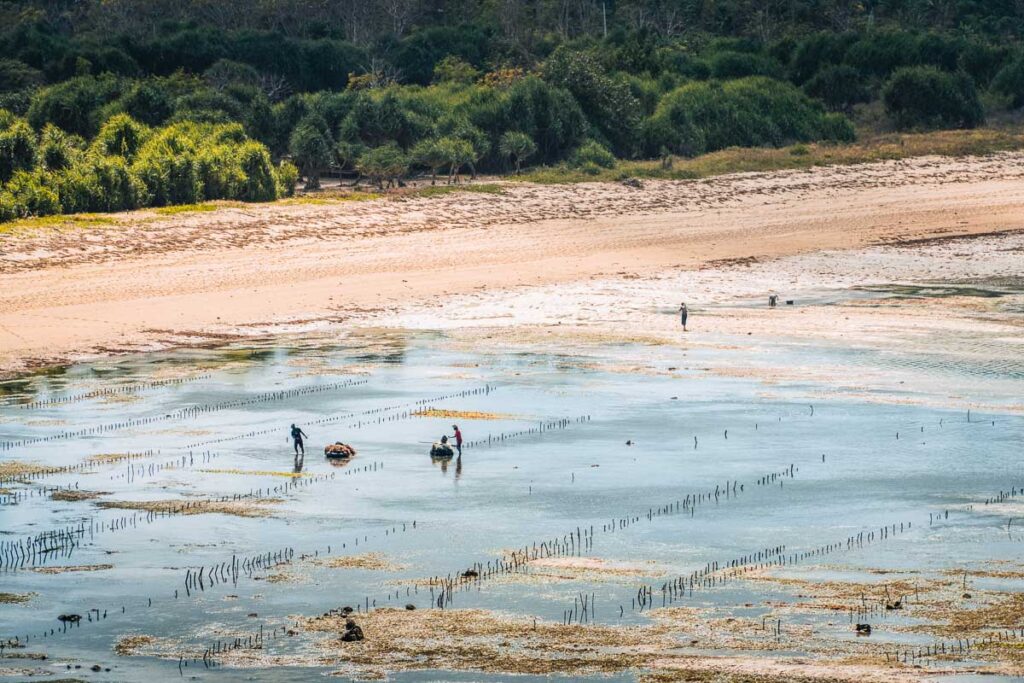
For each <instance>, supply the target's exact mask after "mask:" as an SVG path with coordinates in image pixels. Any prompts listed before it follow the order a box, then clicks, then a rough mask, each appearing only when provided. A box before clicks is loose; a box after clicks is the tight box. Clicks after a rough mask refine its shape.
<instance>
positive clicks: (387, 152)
mask: <svg viewBox="0 0 1024 683" xmlns="http://www.w3.org/2000/svg"><path fill="white" fill-rule="evenodd" d="M356 168H357V169H358V170H359V172H360V173H362V174H363V175H364V176H366V177H367V178H369V179H370V182H372V183H373V184H375V185H376V186H377V187H379V188H381V189H383V188H384V186H385V183H387V184H388V185H394V184H396V183H397V182H398V181H399V179H401V178H402V177H403V176H404V175H405V174H406V172H407V171H408V170H409V157H408V156H406V154H405V153H404V152H403V151H402V150H401V148H399V146H398V145H396V144H395V143H393V142H392V143H389V144H387V145H381V146H380V147H375V148H373V149H369V150H367V151H365V152H364V153H363V154H362V155H361V156H360V157H359V160H358V162H357V163H356Z"/></svg>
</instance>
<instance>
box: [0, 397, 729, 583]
mask: <svg viewBox="0 0 1024 683" xmlns="http://www.w3.org/2000/svg"><path fill="white" fill-rule="evenodd" d="M489 389H490V388H489V387H485V388H483V389H480V390H479V391H484V392H487V391H489ZM470 391H477V390H470ZM589 421H590V416H589V415H585V416H580V417H577V418H573V419H569V418H564V419H559V420H552V421H549V422H546V423H541V424H539V425H538V426H537V427H532V428H529V429H525V430H519V431H515V432H506V433H501V434H498V435H488V439H486V440H480V441H477V442H470V443H474V444H475V445H477V446H482V445H493V444H502V443H506V442H509V441H512V440H514V439H520V438H523V437H528V436H532V435H534V434H540V433H544V432H548V431H552V430H560V429H566V428H568V427H570V426H572V425H574V424H583V423H587V422H589ZM467 446H468V444H463V447H464V448H466V447H467ZM215 457H217V454H216V453H211V452H209V451H207V452H204V453H202V454H200V458H201V460H202V462H204V463H206V462H209V461H210V460H211V459H212V458H215ZM192 464H194V456H193V455H192V454H191V453H190V454H189V455H188V456H182V458H181V460H178V459H173V460H170V461H168V462H166V463H161V464H150V465H149V466H148V470H146V466H143V468H142V470H139V471H140V472H145V471H149V473H150V474H151V475H152V474H156V473H158V472H160V471H161V470H162V469H164V468H171V467H174V468H180V467H183V466H190V465H192ZM383 467H384V464H383V462H373V463H370V464H368V465H365V466H363V468H362V470H360V469H359V468H349V469H347V470H346V471H345V473H346V474H350V473H351V472H353V471H356V472H358V471H377V470H378V468H379V469H383ZM135 471H136V470H135V468H134V466H132V465H129V474H127V475H126V476H128V477H129V481H131V480H132V479H133V478H134V477H135V476H138V475H137V474H132V472H135ZM333 478H334V473H331V474H330V475H317V476H315V477H305V478H302V479H301V480H297V481H290V482H286V483H285V484H283V485H280V486H276V487H273V488H270V487H268V488H267V489H266V493H264V490H263V489H262V488H261V489H258V490H257V491H255V492H253V491H250V493H249V494H234V495H233V496H223V497H221V498H220V499H217V500H219V501H220V502H229V501H238V500H246V499H257V498H261V497H266V496H271V495H276V494H278V493H286V492H287V491H288V490H289V489H294V488H295V487H296V486H297V485H298V483H303V484H304V485H307V486H308V485H309V484H312V483H315V482H317V481H322V480H327V479H333ZM297 482H298V483H297ZM76 488H77V486H76ZM715 495H716V496H717V492H716V494H715ZM709 496H710V494H709ZM206 502H209V501H203V502H202V503H193V502H189V501H186V502H183V503H182V505H181V507H180V508H178V509H174V510H166V511H160V512H147V513H146V514H145V515H144V516H143V515H140V514H139V513H135V514H133V515H132V516H130V517H125V518H123V519H121V520H114V521H113V522H110V523H101V524H99V525H97V524H96V523H91V524H90V526H88V527H87V526H85V524H84V523H83V524H81V525H80V526H79V527H77V529H75V530H73V531H71V532H69V531H67V530H59V531H57V532H44V533H40V534H37V535H35V536H32V537H29V538H28V539H25V540H19V541H7V542H3V543H0V570H13V569H19V568H24V567H26V566H28V567H31V566H39V565H41V564H45V563H46V562H48V561H52V560H53V559H60V558H67V557H70V555H71V553H72V552H73V550H74V549H75V548H77V547H78V546H79V545H80V543H79V541H78V540H76V539H75V534H77V535H78V536H79V537H81V536H82V535H83V534H84V533H85V532H86V530H87V529H89V530H91V529H99V530H103V531H106V530H110V531H116V530H122V529H126V528H134V527H136V526H137V524H138V522H139V521H140V520H144V521H146V522H147V523H151V522H152V521H153V520H155V519H158V518H162V517H167V516H171V515H176V514H183V513H187V512H188V511H189V510H190V508H191V507H193V506H194V505H199V504H203V503H206ZM90 533H91V532H90ZM4 550H7V551H8V553H7V555H6V556H5V555H4Z"/></svg>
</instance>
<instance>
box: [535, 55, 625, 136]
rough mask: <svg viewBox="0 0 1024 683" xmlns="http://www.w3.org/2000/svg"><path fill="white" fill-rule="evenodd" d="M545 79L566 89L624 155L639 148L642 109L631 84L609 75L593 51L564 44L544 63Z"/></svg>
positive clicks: (599, 129)
mask: <svg viewBox="0 0 1024 683" xmlns="http://www.w3.org/2000/svg"><path fill="white" fill-rule="evenodd" d="M542 74H543V77H544V80H545V81H547V82H548V83H551V84H552V85H555V86H558V87H562V88H565V89H566V90H568V91H569V92H570V93H572V95H573V97H575V98H576V101H577V102H578V103H579V105H580V107H581V108H582V109H583V112H584V114H585V115H586V117H587V119H588V120H589V121H590V122H591V123H592V124H593V125H594V126H595V127H596V128H597V131H598V132H599V134H600V135H601V136H602V137H603V138H604V139H606V140H607V141H608V142H609V143H610V144H611V146H612V147H613V148H614V149H615V150H616V151H617V152H618V153H619V154H623V155H632V154H634V153H635V151H636V146H637V133H638V131H639V126H640V119H641V116H642V114H643V111H642V109H641V107H640V102H639V101H638V100H637V99H636V98H635V97H634V96H633V93H632V92H631V91H630V88H629V83H628V82H627V81H625V80H623V79H621V78H614V77H612V76H609V75H608V74H607V73H606V72H605V71H604V70H603V69H602V68H601V66H600V64H599V63H598V61H597V59H596V58H595V57H594V56H593V55H592V54H590V53H587V52H578V51H572V50H569V49H566V48H564V47H562V48H559V49H557V50H555V52H554V53H553V54H552V55H551V56H550V57H549V58H548V59H547V61H545V62H544V69H543V72H542Z"/></svg>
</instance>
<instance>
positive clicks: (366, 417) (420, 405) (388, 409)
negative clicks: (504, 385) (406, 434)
mask: <svg viewBox="0 0 1024 683" xmlns="http://www.w3.org/2000/svg"><path fill="white" fill-rule="evenodd" d="M493 391H497V387H495V386H493V385H491V384H485V385H484V386H482V387H478V388H475V389H465V390H463V391H457V392H453V393H449V394H442V395H440V396H434V397H432V398H422V399H417V400H415V401H408V402H405V403H396V404H393V405H388V406H377V407H375V408H368V409H367V410H363V411H360V412H356V413H351V412H345V413H341V414H339V415H332V416H329V417H321V418H318V419H316V420H313V421H311V422H309V423H307V424H309V425H328V424H335V423H337V422H341V421H342V420H348V419H351V418H360V419H358V420H357V421H356V422H354V423H353V424H350V425H348V428H349V429H359V428H361V427H365V426H369V425H377V424H383V423H384V422H394V421H395V420H397V419H408V418H412V417H417V415H416V413H417V412H419V411H420V410H424V409H425V408H429V407H430V406H431V405H432V404H434V403H439V402H441V401H449V400H451V399H454V398H468V397H470V396H481V395H483V396H489V395H490V394H491V392H493ZM403 408H408V409H410V410H406V411H405V412H403V413H400V416H393V415H388V413H392V412H394V411H396V410H401V409H403ZM374 418H376V419H374ZM280 431H281V430H280V429H279V428H270V429H259V430H254V431H250V432H245V433H244V434H234V435H232V436H224V437H220V438H218V439H209V440H207V441H200V442H197V443H194V444H190V445H188V446H186V448H199V447H201V446H210V445H213V444H218V443H224V442H226V441H238V440H239V439H250V438H252V437H254V436H265V435H267V434H274V433H277V432H280Z"/></svg>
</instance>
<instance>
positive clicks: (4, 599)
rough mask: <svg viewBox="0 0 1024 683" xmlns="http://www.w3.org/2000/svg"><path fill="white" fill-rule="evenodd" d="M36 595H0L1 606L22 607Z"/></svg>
mask: <svg viewBox="0 0 1024 683" xmlns="http://www.w3.org/2000/svg"><path fill="white" fill-rule="evenodd" d="M35 595H36V594H35V593H0V605H22V604H24V603H26V602H28V601H29V600H31V599H32V598H33V597H35Z"/></svg>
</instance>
